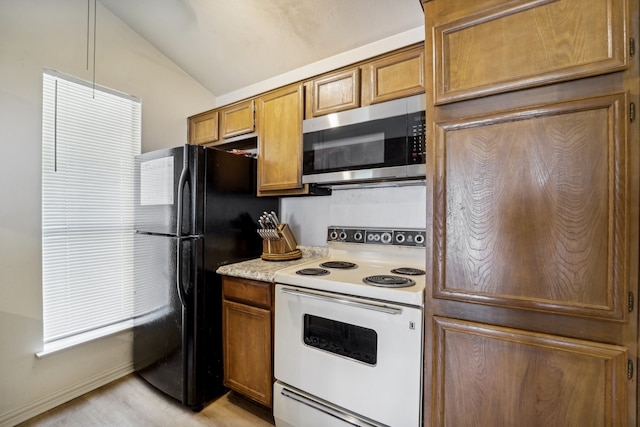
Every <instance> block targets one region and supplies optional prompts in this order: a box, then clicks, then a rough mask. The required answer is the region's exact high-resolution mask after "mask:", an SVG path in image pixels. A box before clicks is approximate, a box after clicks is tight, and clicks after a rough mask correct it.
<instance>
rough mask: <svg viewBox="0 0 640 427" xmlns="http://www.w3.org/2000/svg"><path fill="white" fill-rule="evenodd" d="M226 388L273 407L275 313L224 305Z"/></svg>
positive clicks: (234, 304)
mask: <svg viewBox="0 0 640 427" xmlns="http://www.w3.org/2000/svg"><path fill="white" fill-rule="evenodd" d="M223 325H224V335H223V336H224V384H225V386H227V387H229V388H230V389H232V390H235V391H237V392H238V393H240V394H242V395H244V396H247V397H249V398H251V399H253V400H255V401H256V402H259V403H261V404H263V405H265V406H268V407H271V405H272V395H273V392H272V388H273V379H272V378H273V374H272V372H273V370H272V351H271V311H269V310H266V309H263V308H258V307H252V306H249V305H245V304H240V303H236V302H233V301H227V300H224V301H223Z"/></svg>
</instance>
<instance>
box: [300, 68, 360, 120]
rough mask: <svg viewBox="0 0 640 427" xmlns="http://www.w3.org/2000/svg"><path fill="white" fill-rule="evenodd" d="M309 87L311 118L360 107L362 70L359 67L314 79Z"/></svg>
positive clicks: (308, 96) (308, 97)
mask: <svg viewBox="0 0 640 427" xmlns="http://www.w3.org/2000/svg"><path fill="white" fill-rule="evenodd" d="M307 87H308V89H307V99H308V103H309V104H308V105H309V106H310V108H311V114H310V115H311V117H317V116H322V115H324V114H329V113H336V112H338V111H343V110H348V109H350V108H356V107H359V106H360V69H359V68H358V67H354V68H350V69H347V70H342V71H338V72H335V73H330V74H327V75H325V76H322V77H320V78H317V79H314V80H312V81H311V82H309V83H308V85H307Z"/></svg>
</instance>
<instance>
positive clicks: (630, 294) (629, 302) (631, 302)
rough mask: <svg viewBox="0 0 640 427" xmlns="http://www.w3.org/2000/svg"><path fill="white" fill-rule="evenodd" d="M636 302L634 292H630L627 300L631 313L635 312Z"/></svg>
mask: <svg viewBox="0 0 640 427" xmlns="http://www.w3.org/2000/svg"><path fill="white" fill-rule="evenodd" d="M634 301H635V298H634V297H633V292H629V296H628V299H627V309H628V310H629V313H631V312H632V311H633V305H634Z"/></svg>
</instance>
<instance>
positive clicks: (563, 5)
mask: <svg viewBox="0 0 640 427" xmlns="http://www.w3.org/2000/svg"><path fill="white" fill-rule="evenodd" d="M435 1H442V0H435ZM429 3H431V2H426V3H425V7H429V8H430V7H431V6H430V5H429ZM436 7H440V6H436ZM440 10H441V11H442V14H443V15H442V16H445V15H448V16H447V19H440V13H439V12H436V14H435V15H432V16H433V19H435V20H437V21H439V22H438V23H437V24H436V25H435V26H434V27H433V28H432V29H429V30H428V31H430V32H431V33H432V34H433V40H432V43H433V49H434V60H435V63H434V72H435V75H436V76H438V78H437V79H436V84H435V102H436V104H442V103H448V102H454V101H459V100H462V99H469V98H475V97H479V96H485V95H488V94H494V93H499V92H505V91H509V90H514V89H521V88H525V87H533V86H540V85H544V84H549V83H552V82H558V81H564V80H569V79H574V78H580V77H586V76H593V75H597V74H603V73H609V72H613V71H617V70H621V69H624V68H626V67H627V61H628V60H627V54H626V52H627V37H626V36H625V35H626V34H627V31H626V22H627V5H626V2H625V1H624V0H589V1H588V5H586V4H585V0H556V1H548V0H544V1H540V0H522V1H509V2H497V1H495V0H481V1H476V2H471V1H468V0H450V1H447V5H446V9H445V8H444V7H442V8H441V9H440ZM427 13H431V12H427Z"/></svg>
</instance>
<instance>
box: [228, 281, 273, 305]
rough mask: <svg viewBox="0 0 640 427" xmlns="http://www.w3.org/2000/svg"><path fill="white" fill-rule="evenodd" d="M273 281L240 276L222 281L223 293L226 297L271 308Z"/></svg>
mask: <svg viewBox="0 0 640 427" xmlns="http://www.w3.org/2000/svg"><path fill="white" fill-rule="evenodd" d="M271 287H272V286H271V283H269V282H259V281H256V280H248V279H242V278H238V277H234V278H233V279H231V278H225V280H223V281H222V295H223V296H224V298H225V299H228V300H233V301H238V302H242V303H246V304H252V305H256V306H258V307H263V308H267V309H268V308H271V301H272V296H271V295H272V294H271Z"/></svg>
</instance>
